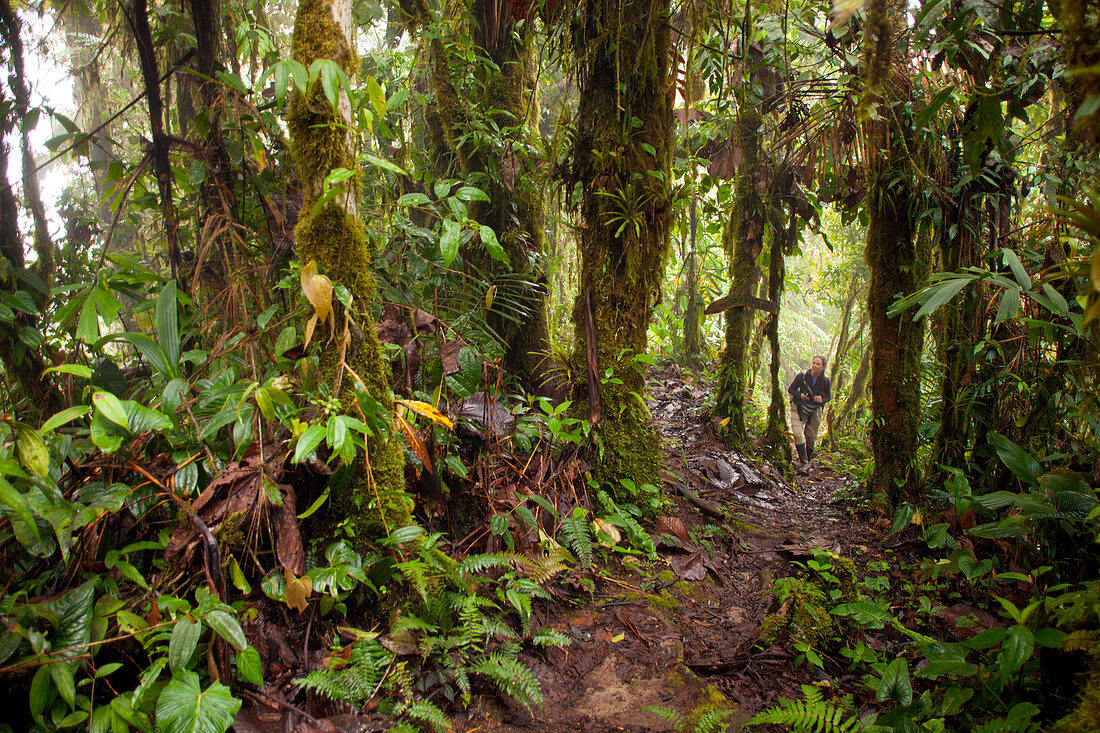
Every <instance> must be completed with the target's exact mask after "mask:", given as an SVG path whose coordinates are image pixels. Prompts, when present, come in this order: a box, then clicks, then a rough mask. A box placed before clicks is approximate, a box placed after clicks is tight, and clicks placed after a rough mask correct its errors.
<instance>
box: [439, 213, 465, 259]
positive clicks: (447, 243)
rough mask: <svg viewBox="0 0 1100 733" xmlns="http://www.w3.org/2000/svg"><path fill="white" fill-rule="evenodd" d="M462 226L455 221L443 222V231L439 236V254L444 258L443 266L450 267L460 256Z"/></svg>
mask: <svg viewBox="0 0 1100 733" xmlns="http://www.w3.org/2000/svg"><path fill="white" fill-rule="evenodd" d="M461 231H462V226H461V225H460V224H459V223H458V222H457V221H455V220H454V219H444V220H443V231H442V233H441V234H440V235H439V254H440V255H442V257H443V265H444V266H445V267H450V266H451V263H452V262H454V261H455V257H457V256H458V240H459V234H460V233H461Z"/></svg>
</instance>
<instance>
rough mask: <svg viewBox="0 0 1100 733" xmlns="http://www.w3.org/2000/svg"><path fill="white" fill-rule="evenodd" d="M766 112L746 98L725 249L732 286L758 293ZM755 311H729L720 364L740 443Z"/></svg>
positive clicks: (722, 406) (724, 397)
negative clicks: (762, 128)
mask: <svg viewBox="0 0 1100 733" xmlns="http://www.w3.org/2000/svg"><path fill="white" fill-rule="evenodd" d="M760 123H761V118H760V114H759V113H758V112H757V111H756V106H755V105H754V104H752V103H746V102H745V101H744V100H742V108H741V110H740V112H739V114H738V117H737V122H736V124H735V126H734V135H735V136H736V137H737V143H738V147H739V149H740V150H741V151H742V160H741V163H740V164H739V166H738V172H737V178H736V180H735V182H734V192H733V196H734V204H733V210H732V211H731V212H730V218H729V221H728V222H727V224H726V228H725V230H724V231H723V232H722V249H723V250H724V251H725V253H726V262H728V263H729V271H728V274H729V281H730V292H733V293H744V294H746V295H755V293H753V292H752V291H753V290H754V289H755V287H756V283H757V281H758V279H759V276H760V272H759V269H758V268H757V266H756V259H757V257H759V256H760V253H761V251H762V250H763V247H764V243H763V238H764V202H763V201H762V197H761V195H760V192H759V191H758V189H757V178H758V177H759V171H758V166H759V161H760ZM752 316H753V311H752V310H750V309H749V308H743V307H741V308H731V309H730V310H728V311H726V314H725V318H726V343H725V347H724V348H723V350H722V358H721V364H720V366H719V369H718V395H717V404H716V406H715V412H716V414H717V415H718V416H719V417H724V418H729V423H728V425H727V431H728V433H729V434H730V435H731V436H732V438H733V440H734V442H735V443H741V442H743V441H744V439H745V437H746V425H745V403H746V402H747V401H748V399H749V394H748V353H749V351H748V345H749V329H750V327H751V324H752Z"/></svg>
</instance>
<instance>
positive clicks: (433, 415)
mask: <svg viewBox="0 0 1100 733" xmlns="http://www.w3.org/2000/svg"><path fill="white" fill-rule="evenodd" d="M394 402H397V403H398V404H402V405H404V406H405V407H407V408H409V409H410V410H412V411H413V412H415V413H416V414H417V415H423V416H424V417H426V418H428V419H429V420H431V421H432V422H436V423H439V424H440V425H442V426H444V427H446V428H449V429H451V430H454V427H455V424H454V423H453V422H451V420H450V418H448V417H447V416H446V415H444V414H443V413H442V412H440V411H439V410H437V409H436V408H435V406H434V405H429V404H428V403H427V402H418V401H417V400H394Z"/></svg>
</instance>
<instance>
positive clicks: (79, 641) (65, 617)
mask: <svg viewBox="0 0 1100 733" xmlns="http://www.w3.org/2000/svg"><path fill="white" fill-rule="evenodd" d="M93 600H95V586H94V585H93V584H92V581H90V580H89V581H88V582H86V583H84V584H83V585H79V586H77V587H76V588H73V589H72V590H70V591H69V592H68V593H66V594H65V595H63V596H62V597H61V598H60V599H59V600H57V601H56V602H54V604H53V610H54V611H55V612H56V613H57V615H58V616H59V617H60V618H61V621H60V623H59V624H58V626H57V631H56V633H55V634H54V635H53V637H52V638H51V639H50V646H51V648H52V650H53V652H54V654H56V655H57V656H58V658H59V659H64V660H70V661H65V662H58V663H56V664H54V665H51V666H53V667H64V668H65V669H66V670H67V671H68V677H69V679H70V680H71V678H72V676H73V672H74V671H75V670H76V667H77V665H78V664H79V663H80V662H79V661H77V660H76V659H75V657H78V656H80V655H82V654H84V653H85V652H87V650H88V644H89V643H90V642H91V640H92V615H93V614H92V610H93V608H94V606H93V603H92V601H93ZM53 680H54V684H56V685H58V689H59V691H60V692H61V693H62V695H63V696H66V697H65V699H66V700H67V701H68V702H70V703H71V702H72V696H71V694H70V693H69V692H68V691H66V690H65V689H62V685H64V684H66V683H67V682H68V681H69V680H66V679H65V675H63V674H58V673H56V672H55V674H54V676H53Z"/></svg>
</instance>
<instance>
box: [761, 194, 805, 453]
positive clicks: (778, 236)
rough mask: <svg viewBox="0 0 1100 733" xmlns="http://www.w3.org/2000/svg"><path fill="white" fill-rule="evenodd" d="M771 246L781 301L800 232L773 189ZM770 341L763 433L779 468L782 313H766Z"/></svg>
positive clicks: (783, 402) (784, 447) (783, 442)
mask: <svg viewBox="0 0 1100 733" xmlns="http://www.w3.org/2000/svg"><path fill="white" fill-rule="evenodd" d="M770 198H771V202H770V204H771V207H772V211H771V219H772V222H771V223H772V230H773V236H772V246H771V253H770V256H769V258H768V260H769V264H768V300H770V301H771V302H772V303H775V304H777V305H778V304H779V302H780V298H781V297H782V295H783V280H784V277H785V267H784V264H785V263H784V256H785V255H786V253H787V250H788V249H789V248H790V247H791V246H792V244H793V243H794V241H795V238H796V237H797V236H798V229H797V226H798V218H797V217H796V216H795V214H794V212H793V211H791V212H790V213H789V216H790V218H789V220H788V225H787V226H783V208H782V207H783V204H782V203H780V199H779V196H777V195H776V192H775V191H774V190H773V191H772V195H771V197H770ZM767 334H768V343H769V344H770V345H771V352H772V358H771V400H770V402H769V404H768V427H767V431H766V433H765V435H764V444H765V446H767V450H768V452H769V458H770V459H771V460H772V462H773V463H774V464H775V465H776V466H777V467H778V468H779V470H781V471H784V472H787V471H788V470H789V462H788V456H790V452H791V451H790V443H788V442H787V436H786V433H787V417H786V416H787V409H786V407H787V400H788V397H789V395H787V392H786V391H785V390H784V389H783V385H782V384H781V383H780V381H779V363H780V354H779V313H778V312H776V313H771V314H769V315H768V316H767Z"/></svg>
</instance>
